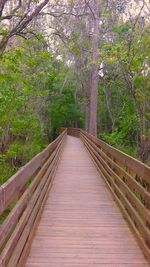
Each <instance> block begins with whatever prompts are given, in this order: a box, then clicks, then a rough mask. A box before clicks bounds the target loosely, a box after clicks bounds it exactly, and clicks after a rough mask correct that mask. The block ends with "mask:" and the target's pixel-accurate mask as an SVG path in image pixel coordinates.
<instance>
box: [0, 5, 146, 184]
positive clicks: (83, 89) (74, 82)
mask: <svg viewBox="0 0 150 267" xmlns="http://www.w3.org/2000/svg"><path fill="white" fill-rule="evenodd" d="M149 55H150V5H149V1H147V0H135V1H134V0H61V1H60V0H51V1H50V0H1V1H0V183H1V184H2V183H3V182H4V181H6V180H7V179H8V178H9V177H10V176H11V175H12V174H14V173H15V172H16V170H18V169H19V168H20V167H21V166H23V165H24V164H25V163H26V162H28V161H29V160H30V159H31V158H32V157H33V156H34V155H36V154H37V153H39V152H40V151H41V150H42V149H43V148H45V147H46V146H47V145H48V144H49V143H50V142H51V141H52V140H53V139H54V138H55V137H56V136H57V135H58V134H59V129H60V127H68V126H72V127H79V128H82V129H85V130H86V131H87V132H89V133H91V134H93V135H96V136H97V137H98V138H100V139H102V140H104V141H105V142H107V143H109V144H111V145H113V146H114V147H116V148H118V149H120V150H122V151H124V152H125V153H127V154H129V155H131V156H133V157H135V158H138V159H140V160H141V161H143V162H144V163H146V164H150V79H149V77H150V65H149Z"/></svg>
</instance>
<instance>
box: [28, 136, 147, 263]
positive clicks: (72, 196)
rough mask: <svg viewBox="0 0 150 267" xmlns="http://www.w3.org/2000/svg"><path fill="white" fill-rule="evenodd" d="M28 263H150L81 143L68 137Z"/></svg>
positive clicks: (74, 138)
mask: <svg viewBox="0 0 150 267" xmlns="http://www.w3.org/2000/svg"><path fill="white" fill-rule="evenodd" d="M25 266H26V267H77V266H78V267H94V266H95V267H96V266H100V267H102V266H105V267H112V266H113V267H148V266H149V264H148V262H147V260H146V259H145V257H144V256H143V253H142V251H141V249H140V248H139V246H138V243H137V241H136V239H135V237H134V235H133V234H132V231H131V230H130V228H129V227H128V224H127V222H126V221H125V219H124V218H123V216H122V214H121V212H120V209H119V208H118V206H117V205H116V203H115V202H114V200H113V197H112V195H111V193H110V192H109V191H108V189H107V187H106V186H105V182H104V181H103V179H102V178H101V177H100V176H99V173H98V172H97V170H96V168H95V166H94V163H93V161H92V160H91V158H90V156H89V154H88V152H87V151H86V149H85V147H84V145H83V143H82V141H81V140H80V139H78V138H76V137H71V136H67V141H66V144H65V146H64V149H63V153H62V157H61V160H60V163H59V167H58V170H57V173H56V177H55V179H54V183H53V186H52V189H51V191H50V193H49V196H48V199H47V202H46V205H45V208H44V211H43V213H42V217H41V220H40V223H39V226H38V228H37V230H36V233H35V236H34V239H33V242H32V245H31V249H30V253H29V256H28V258H27V261H26V264H25Z"/></svg>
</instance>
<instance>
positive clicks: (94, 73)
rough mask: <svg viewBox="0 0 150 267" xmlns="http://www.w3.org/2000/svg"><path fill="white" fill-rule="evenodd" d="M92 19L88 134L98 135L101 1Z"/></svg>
mask: <svg viewBox="0 0 150 267" xmlns="http://www.w3.org/2000/svg"><path fill="white" fill-rule="evenodd" d="M92 8H93V12H94V13H93V18H92V22H93V23H92V24H93V25H92V31H93V35H92V57H91V61H92V63H91V83H90V84H91V88H90V110H89V128H88V132H89V133H90V134H93V135H95V136H96V135H97V103H98V99H97V97H98V69H99V66H98V55H99V52H98V46H99V12H100V1H99V0H94V1H93V7H92Z"/></svg>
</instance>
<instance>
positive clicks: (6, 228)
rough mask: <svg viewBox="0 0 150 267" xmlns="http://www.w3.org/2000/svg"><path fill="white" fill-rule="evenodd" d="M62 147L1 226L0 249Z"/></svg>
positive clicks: (49, 160) (38, 174) (58, 146)
mask: <svg viewBox="0 0 150 267" xmlns="http://www.w3.org/2000/svg"><path fill="white" fill-rule="evenodd" d="M60 145H61V143H59V144H58V145H57V148H56V149H55V150H54V151H53V152H52V154H51V156H50V157H49V158H48V160H47V161H46V162H45V164H44V165H43V166H42V168H41V169H40V171H39V172H38V173H37V175H36V177H35V178H34V180H33V181H32V183H31V184H30V185H29V187H28V188H27V190H26V191H25V192H24V194H23V195H22V197H21V198H20V200H19V201H18V202H17V204H16V206H15V207H14V208H13V209H12V211H11V212H10V214H9V215H8V217H7V219H6V220H5V221H4V223H3V224H2V225H1V228H0V247H1V246H2V244H3V243H4V242H5V240H6V239H7V237H8V236H9V234H10V233H11V231H12V229H13V228H14V226H15V224H16V223H17V222H18V219H19V217H20V215H21V214H22V212H23V210H24V209H25V207H26V206H27V203H28V202H29V199H30V196H31V195H32V194H33V192H34V190H35V189H36V187H37V185H38V184H39V182H40V180H41V178H42V176H44V173H45V172H46V170H47V168H48V167H49V166H50V164H51V162H52V160H53V158H54V157H55V154H56V153H57V151H58V150H59V148H60Z"/></svg>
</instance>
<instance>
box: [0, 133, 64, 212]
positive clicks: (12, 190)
mask: <svg viewBox="0 0 150 267" xmlns="http://www.w3.org/2000/svg"><path fill="white" fill-rule="evenodd" d="M63 135H64V132H63V133H62V134H61V135H60V136H59V137H58V138H57V139H56V140H55V141H54V142H52V143H51V144H50V145H49V146H48V147H47V148H46V149H44V150H43V151H42V152H41V153H39V154H38V155H36V156H35V157H34V158H33V159H32V160H31V161H30V162H28V163H27V164H26V165H25V166H23V167H22V168H21V169H20V170H19V171H18V172H17V173H16V174H15V175H13V176H12V177H11V178H10V179H9V180H8V181H6V182H5V183H4V184H3V185H2V186H1V187H0V214H1V213H2V212H3V211H4V210H5V209H6V207H7V206H8V205H9V204H10V203H11V201H12V200H13V199H14V198H15V196H17V195H18V194H19V192H20V191H21V190H22V188H23V187H24V185H25V184H26V183H27V181H28V180H29V178H30V177H31V176H32V175H33V174H34V173H35V172H36V171H37V170H38V169H39V168H41V166H42V165H43V164H44V162H45V161H46V159H47V158H48V157H49V155H50V154H51V153H52V152H53V150H54V149H55V148H56V146H57V144H58V143H59V141H60V140H61V138H62V137H63Z"/></svg>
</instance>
